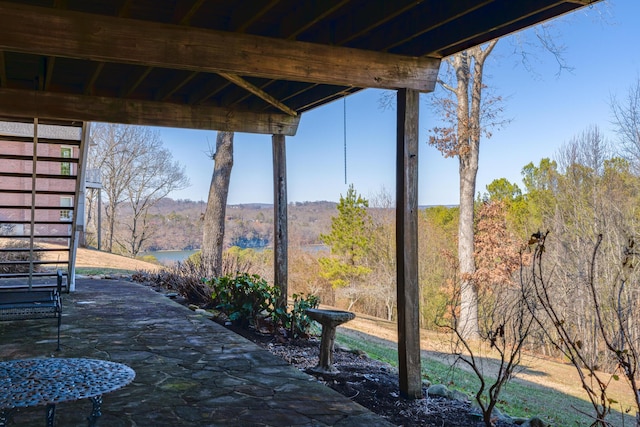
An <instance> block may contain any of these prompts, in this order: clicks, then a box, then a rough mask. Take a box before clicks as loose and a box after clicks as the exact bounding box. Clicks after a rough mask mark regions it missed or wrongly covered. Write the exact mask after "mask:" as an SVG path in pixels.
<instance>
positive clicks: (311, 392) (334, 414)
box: [0, 279, 391, 427]
mask: <svg viewBox="0 0 640 427" xmlns="http://www.w3.org/2000/svg"><path fill="white" fill-rule="evenodd" d="M55 323H56V322H55V319H41V320H29V321H13V322H0V360H12V359H21V358H31V357H86V358H92V359H104V360H110V361H114V362H120V363H124V364H126V365H128V366H130V367H131V368H133V369H134V370H135V372H136V378H135V380H134V381H133V382H132V383H131V384H129V385H128V386H126V387H124V388H122V389H120V390H117V391H114V392H112V393H108V394H106V395H104V403H103V408H102V417H101V418H100V420H99V422H98V425H99V426H103V427H119V426H139V427H156V426H391V424H389V423H388V422H387V421H385V420H384V419H382V418H381V417H379V416H377V415H375V414H373V413H371V412H369V411H368V410H367V409H365V408H363V407H362V406H360V405H358V404H356V403H354V402H352V401H351V400H349V399H348V398H346V397H344V396H342V395H341V394H338V393H337V392H334V391H333V390H331V389H330V388H328V387H325V386H324V385H322V384H320V383H318V382H317V381H316V380H315V379H314V378H313V377H311V376H308V375H306V374H304V373H302V372H300V371H298V370H297V369H295V368H293V367H291V366H289V365H287V364H286V363H285V362H284V361H282V360H281V359H279V358H277V357H275V356H273V355H271V354H270V353H269V352H267V351H266V350H263V349H261V348H260V347H258V346H257V345H255V344H253V343H251V342H250V341H248V340H246V339H244V338H242V337H240V336H238V335H236V334H234V333H233V332H230V331H229V330H227V329H225V328H224V327H222V326H220V325H218V324H216V323H214V322H212V321H210V320H208V319H206V318H204V317H202V316H200V315H198V314H195V313H194V312H192V311H191V310H189V309H188V308H186V307H184V306H182V305H180V304H178V303H176V302H175V301H173V300H171V299H169V298H167V297H165V296H164V295H162V294H160V293H157V292H155V291H153V290H152V289H150V288H148V287H145V286H142V285H139V284H136V283H132V282H127V281H116V280H93V279H78V280H77V282H76V291H75V292H73V293H70V294H64V295H63V320H62V349H61V351H59V352H56V351H55V347H56V339H55V338H56V327H55ZM90 412H91V402H90V401H89V400H82V401H76V402H68V403H61V404H58V405H57V407H56V425H57V426H64V427H67V426H86V425H87V421H86V417H87V416H88V415H89V413H90ZM44 424H45V410H44V407H37V408H26V409H20V410H17V411H16V413H15V414H14V415H13V417H12V423H11V424H10V425H14V426H38V427H40V426H43V425H44Z"/></svg>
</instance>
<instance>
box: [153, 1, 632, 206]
mask: <svg viewBox="0 0 640 427" xmlns="http://www.w3.org/2000/svg"><path fill="white" fill-rule="evenodd" d="M552 32H553V34H554V40H555V41H556V43H558V44H560V45H563V46H564V47H565V51H564V53H563V57H564V58H565V61H566V62H567V64H568V65H569V66H571V67H573V71H571V72H568V71H566V70H565V71H563V72H562V73H561V74H560V75H559V76H558V75H557V72H558V67H557V63H556V59H555V58H554V57H553V56H552V55H549V54H545V53H544V52H543V51H542V50H541V49H540V48H530V49H528V51H529V53H531V54H534V56H533V57H531V58H530V60H531V61H532V62H533V65H534V67H535V68H534V70H533V71H531V70H527V69H525V67H523V65H522V62H521V58H520V57H519V56H518V55H517V54H515V55H514V53H513V52H514V51H515V50H516V45H517V42H516V40H515V39H516V37H514V36H510V37H508V38H504V39H502V40H500V42H499V43H498V45H497V46H496V50H495V51H494V52H493V53H492V55H491V56H490V57H489V60H488V63H487V65H486V67H485V83H486V84H488V85H489V86H490V87H491V90H492V91H493V92H494V93H495V94H497V95H500V96H502V97H504V98H505V103H504V109H505V113H504V117H505V118H507V119H511V122H510V123H509V124H508V125H507V126H506V127H505V128H503V129H501V130H498V131H495V132H494V135H493V137H492V138H491V139H488V140H487V139H484V140H482V142H481V150H480V168H479V172H478V181H477V188H476V193H478V192H484V191H485V187H486V185H487V184H489V183H490V182H491V181H493V180H494V179H497V178H507V179H508V180H509V181H510V182H515V183H517V184H518V185H519V186H520V187H521V188H522V182H521V178H522V176H521V171H522V168H523V167H524V166H525V165H526V164H528V163H529V162H534V163H535V164H538V162H539V161H540V159H542V158H544V157H551V158H553V157H554V156H555V154H556V153H557V150H558V149H559V148H560V147H561V146H562V145H563V144H565V143H567V142H568V141H569V140H570V139H571V138H572V137H574V136H576V135H578V134H580V133H581V132H582V131H584V130H585V129H586V128H587V127H589V126H591V125H597V126H598V127H599V128H600V130H601V131H603V132H604V134H605V135H606V136H607V138H608V139H610V140H611V141H615V139H616V136H615V133H614V132H613V126H612V124H611V120H612V116H611V110H610V100H611V97H612V96H617V97H618V98H624V97H625V96H626V94H627V91H628V88H629V87H630V86H631V85H632V84H634V83H635V81H636V79H638V78H640V49H639V46H640V2H639V1H638V0H605V1H604V2H602V3H599V4H598V5H595V6H593V7H588V8H585V9H583V10H580V11H578V12H575V13H572V14H570V15H567V16H565V17H561V18H559V19H556V20H555V21H554V23H553V28H552ZM519 38H520V39H522V38H524V39H525V40H528V41H533V38H534V35H533V32H532V31H531V30H526V31H525V32H524V33H523V34H521V35H520V36H519ZM381 96H382V91H378V90H365V91H361V92H359V93H357V94H354V95H352V96H350V97H348V98H347V100H346V116H347V119H346V130H347V138H346V139H347V182H348V183H349V184H350V183H353V184H354V186H355V188H356V190H357V191H358V192H359V193H361V194H363V195H364V196H365V197H372V196H373V195H374V194H376V193H379V192H380V191H381V190H382V189H383V188H384V189H386V190H387V191H388V192H390V193H391V194H394V193H395V126H396V118H395V111H392V110H383V109H381V108H380V103H379V101H380V98H381ZM420 99H421V104H420V153H419V204H420V205H441V204H442V205H457V204H458V200H459V191H458V182H459V180H458V178H459V175H458V160H457V159H455V158H449V159H445V158H443V157H442V155H441V154H440V152H438V151H437V150H436V149H435V148H432V147H430V146H428V144H427V140H428V136H429V129H430V128H432V127H433V126H434V125H437V124H438V122H437V121H438V119H437V117H436V116H435V115H434V113H433V112H432V111H431V107H430V103H429V101H430V95H429V94H422V95H421V98H420ZM343 107H344V106H343V101H342V100H340V101H336V102H333V103H331V104H328V105H325V106H322V107H319V108H317V109H315V110H312V111H309V112H306V113H304V114H303V115H302V118H301V121H300V126H299V128H298V132H297V135H296V136H295V137H287V139H286V141H287V142H286V144H287V179H288V200H289V202H300V201H317V200H329V201H338V200H339V198H340V195H341V194H345V193H346V190H347V187H348V184H345V179H344V178H345V177H344V148H343V144H344V136H343V135H344V126H345V121H344V120H343V117H344V110H343ZM158 129H159V130H160V133H161V137H162V139H163V141H164V144H165V146H166V147H167V148H168V149H170V150H171V151H172V153H173V155H174V158H175V159H176V160H177V161H179V162H180V163H181V164H183V165H184V166H185V167H186V172H187V175H188V177H189V179H190V181H191V186H190V187H189V188H187V189H185V190H181V191H176V192H174V193H172V194H170V197H172V198H174V199H191V200H204V201H206V200H207V195H208V192H209V184H210V181H211V174H212V171H213V161H212V160H211V158H210V156H209V154H208V153H209V152H210V151H211V150H212V149H214V148H215V139H216V133H215V132H212V131H195V130H184V129H170V128H158ZM253 202H259V203H272V202H273V177H272V152H271V136H269V135H254V134H243V133H236V134H235V139H234V166H233V171H232V174H231V187H230V189H229V199H228V203H229V204H239V203H253Z"/></svg>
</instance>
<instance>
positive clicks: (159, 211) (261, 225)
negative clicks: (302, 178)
mask: <svg viewBox="0 0 640 427" xmlns="http://www.w3.org/2000/svg"><path fill="white" fill-rule="evenodd" d="M205 210H206V203H205V202H194V201H191V200H173V199H170V198H166V199H163V200H161V201H160V202H158V204H157V205H156V206H154V207H153V209H152V210H151V212H150V213H151V223H152V224H153V228H154V234H153V236H152V237H151V238H150V239H149V240H148V246H147V249H146V250H147V251H155V250H170V249H179V250H189V249H199V248H200V246H201V244H202V217H203V215H204V213H205ZM288 214H289V240H290V242H291V244H292V245H295V244H299V245H310V244H316V243H319V236H320V234H321V233H326V232H328V231H329V229H330V227H331V217H332V216H333V215H335V214H336V203H334V202H327V201H319V202H295V203H291V204H289V206H288ZM225 234H226V236H225V244H226V245H227V246H240V247H264V246H270V245H271V244H272V241H273V205H271V204H265V203H247V204H240V205H229V206H227V219H226V230H225Z"/></svg>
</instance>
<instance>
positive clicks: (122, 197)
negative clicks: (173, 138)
mask: <svg viewBox="0 0 640 427" xmlns="http://www.w3.org/2000/svg"><path fill="white" fill-rule="evenodd" d="M91 131H92V133H91V140H92V142H93V143H94V144H96V146H95V147H94V148H95V150H94V151H93V152H94V156H93V158H92V165H94V166H95V167H96V168H98V169H99V170H100V175H101V182H102V188H103V192H104V194H105V196H106V199H107V203H106V207H105V217H106V228H107V230H106V239H107V242H106V248H105V249H106V250H107V251H108V252H113V250H114V243H118V241H119V242H120V245H121V247H122V248H125V251H126V252H127V253H129V254H131V255H136V254H137V253H138V252H139V251H140V248H141V244H142V243H143V242H144V239H145V238H146V237H143V236H144V235H145V233H148V226H147V225H146V224H144V222H145V221H144V219H145V218H146V214H147V211H148V209H149V207H151V206H152V205H153V204H154V203H155V202H157V201H158V200H159V199H160V198H162V197H165V196H166V195H167V194H168V193H169V192H170V191H173V190H175V189H179V188H184V187H185V186H187V185H188V180H187V179H186V177H185V175H184V170H183V169H182V168H181V167H180V166H179V165H178V164H177V163H172V162H171V154H170V153H169V152H168V151H167V150H165V149H163V148H162V141H161V140H160V134H159V133H158V132H157V131H154V130H152V129H151V128H147V127H141V126H127V125H119V124H107V123H99V124H96V125H94V126H92V128H91ZM125 202H128V206H129V208H130V209H131V211H132V212H133V213H134V215H133V222H132V223H130V224H127V225H126V226H125V227H127V228H128V229H129V233H123V235H122V236H121V237H118V224H120V223H124V222H125V221H123V218H124V215H123V213H122V212H121V208H122V206H123V204H124V203H125ZM143 224H144V225H143ZM127 242H128V243H127ZM129 243H130V244H129Z"/></svg>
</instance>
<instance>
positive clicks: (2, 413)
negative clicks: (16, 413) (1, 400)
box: [0, 409, 13, 427]
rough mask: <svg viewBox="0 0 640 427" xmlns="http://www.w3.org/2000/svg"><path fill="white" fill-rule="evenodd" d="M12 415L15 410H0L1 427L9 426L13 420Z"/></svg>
mask: <svg viewBox="0 0 640 427" xmlns="http://www.w3.org/2000/svg"><path fill="white" fill-rule="evenodd" d="M12 413H13V409H3V410H0V427H6V426H8V425H9V421H10V420H11V414H12Z"/></svg>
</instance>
